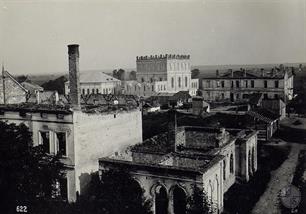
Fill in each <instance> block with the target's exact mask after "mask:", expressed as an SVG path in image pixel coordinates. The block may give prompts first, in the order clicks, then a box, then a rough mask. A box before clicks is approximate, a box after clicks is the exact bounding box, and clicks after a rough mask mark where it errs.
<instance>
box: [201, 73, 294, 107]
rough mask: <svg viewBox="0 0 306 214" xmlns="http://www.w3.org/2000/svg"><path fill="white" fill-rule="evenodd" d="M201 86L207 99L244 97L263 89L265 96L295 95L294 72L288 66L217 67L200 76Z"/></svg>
mask: <svg viewBox="0 0 306 214" xmlns="http://www.w3.org/2000/svg"><path fill="white" fill-rule="evenodd" d="M200 90H201V92H202V96H203V97H204V99H205V100H207V101H226V100H227V101H230V102H236V101H243V100H245V99H247V98H248V97H249V96H250V95H251V94H255V93H257V94H258V93H261V94H263V97H264V99H267V98H281V99H283V100H284V101H285V102H287V101H288V100H291V99H292V98H293V73H292V71H291V70H290V69H289V68H283V67H281V68H279V69H277V68H273V69H272V70H264V69H262V70H260V71H253V70H245V69H241V70H238V71H233V70H229V71H227V72H225V73H221V71H219V70H217V71H216V75H215V76H214V77H205V78H203V79H202V80H201V87H200Z"/></svg>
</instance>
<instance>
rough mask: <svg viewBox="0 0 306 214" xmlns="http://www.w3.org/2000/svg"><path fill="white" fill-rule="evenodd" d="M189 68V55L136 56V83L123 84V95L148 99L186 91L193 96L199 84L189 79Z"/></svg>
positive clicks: (196, 80)
mask: <svg viewBox="0 0 306 214" xmlns="http://www.w3.org/2000/svg"><path fill="white" fill-rule="evenodd" d="M190 67H191V65H190V55H171V54H166V55H159V56H157V55H155V56H139V57H138V56H137V57H136V69H137V72H136V78H137V81H127V82H125V83H124V93H125V94H133V95H138V96H144V97H149V96H152V95H156V94H158V93H177V92H179V91H188V92H189V93H190V95H191V96H195V95H196V92H197V89H198V87H199V82H198V79H191V70H190Z"/></svg>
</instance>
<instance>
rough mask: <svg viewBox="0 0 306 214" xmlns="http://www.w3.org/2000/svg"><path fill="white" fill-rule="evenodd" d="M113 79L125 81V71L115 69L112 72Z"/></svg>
mask: <svg viewBox="0 0 306 214" xmlns="http://www.w3.org/2000/svg"><path fill="white" fill-rule="evenodd" d="M113 77H115V78H117V79H119V80H124V79H125V70H123V69H122V68H120V69H119V70H117V69H115V70H113Z"/></svg>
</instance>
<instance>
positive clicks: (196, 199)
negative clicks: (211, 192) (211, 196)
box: [186, 185, 212, 214]
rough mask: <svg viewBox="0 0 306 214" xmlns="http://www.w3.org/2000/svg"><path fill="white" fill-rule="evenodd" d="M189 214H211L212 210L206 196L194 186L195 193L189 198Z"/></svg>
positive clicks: (187, 211)
mask: <svg viewBox="0 0 306 214" xmlns="http://www.w3.org/2000/svg"><path fill="white" fill-rule="evenodd" d="M186 213H187V214H210V213H212V212H211V209H210V205H209V202H208V199H207V196H206V194H204V192H203V190H202V189H200V188H199V187H198V186H196V185H194V187H193V193H192V194H191V196H189V197H188V198H187V209H186Z"/></svg>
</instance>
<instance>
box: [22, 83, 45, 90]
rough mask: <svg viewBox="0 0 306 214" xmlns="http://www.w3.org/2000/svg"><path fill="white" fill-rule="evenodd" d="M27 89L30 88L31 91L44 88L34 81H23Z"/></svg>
mask: <svg viewBox="0 0 306 214" xmlns="http://www.w3.org/2000/svg"><path fill="white" fill-rule="evenodd" d="M20 84H21V85H22V86H23V87H24V88H25V89H27V90H29V91H32V90H37V91H43V90H44V88H43V87H41V86H39V85H37V84H34V83H29V82H22V83H20Z"/></svg>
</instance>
